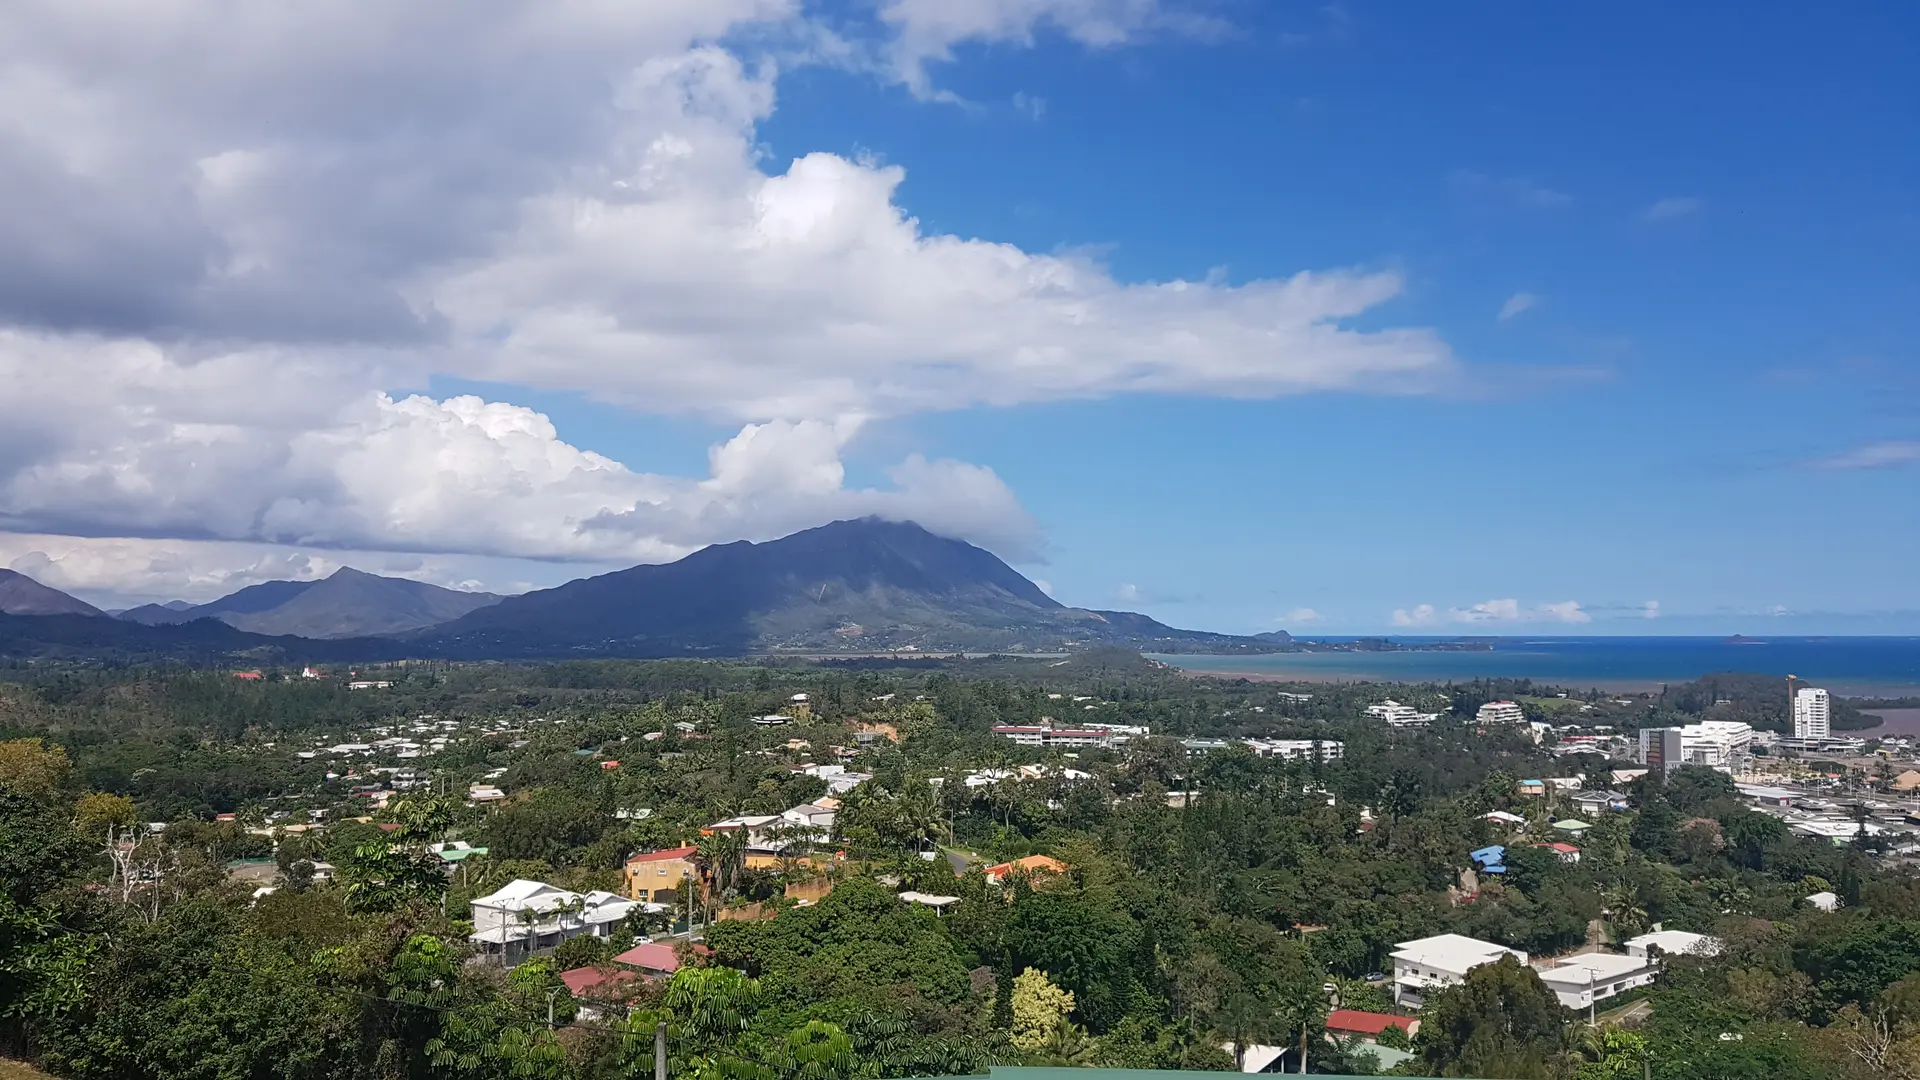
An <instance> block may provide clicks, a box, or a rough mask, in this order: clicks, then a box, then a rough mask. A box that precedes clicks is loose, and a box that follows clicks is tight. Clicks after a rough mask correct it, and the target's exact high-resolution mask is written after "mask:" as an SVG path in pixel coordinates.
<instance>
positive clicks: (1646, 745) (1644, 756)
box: [1640, 727, 1687, 773]
mask: <svg viewBox="0 0 1920 1080" xmlns="http://www.w3.org/2000/svg"><path fill="white" fill-rule="evenodd" d="M1686 761H1687V759H1686V755H1685V753H1684V752H1683V751H1682V750H1681V747H1680V729H1679V728H1672V727H1668V728H1641V729H1640V764H1642V765H1645V766H1647V767H1649V768H1655V769H1659V770H1661V772H1663V773H1670V772H1672V771H1673V770H1675V769H1677V768H1679V767H1680V766H1682V765H1684V764H1686Z"/></svg>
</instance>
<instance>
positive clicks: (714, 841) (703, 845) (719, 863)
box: [695, 829, 747, 919]
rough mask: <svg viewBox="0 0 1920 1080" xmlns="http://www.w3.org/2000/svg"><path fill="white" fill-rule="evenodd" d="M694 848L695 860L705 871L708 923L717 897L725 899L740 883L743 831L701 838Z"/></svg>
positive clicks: (744, 844)
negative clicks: (695, 850) (696, 859)
mask: <svg viewBox="0 0 1920 1080" xmlns="http://www.w3.org/2000/svg"><path fill="white" fill-rule="evenodd" d="M695 847H696V848H697V853H696V855H695V857H696V858H698V859H699V860H700V862H701V863H702V864H704V865H705V867H706V871H707V884H708V890H707V900H708V916H709V919H711V916H712V902H713V900H714V899H715V898H716V896H717V897H719V898H721V899H724V898H725V897H726V896H727V895H728V894H730V893H731V892H732V891H733V888H734V886H735V884H737V883H738V882H739V880H740V872H741V871H742V870H744V869H745V868H746V859H747V837H746V832H745V830H742V829H723V830H721V831H719V832H716V833H712V834H710V835H708V836H703V837H701V838H700V842H699V843H698V844H697V845H695Z"/></svg>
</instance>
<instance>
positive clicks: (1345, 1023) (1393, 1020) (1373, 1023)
mask: <svg viewBox="0 0 1920 1080" xmlns="http://www.w3.org/2000/svg"><path fill="white" fill-rule="evenodd" d="M1419 1022H1420V1021H1418V1020H1416V1019H1414V1018H1413V1017H1411V1016H1389V1015H1387V1014H1386V1013H1372V1012H1361V1011H1360V1010H1359V1009H1335V1010H1333V1011H1332V1012H1330V1013H1328V1014H1327V1030H1328V1031H1352V1032H1357V1033H1359V1034H1361V1035H1378V1034H1380V1033H1381V1032H1383V1031H1385V1030H1387V1029H1388V1028H1390V1027H1397V1028H1400V1029H1402V1030H1403V1031H1405V1032H1406V1033H1407V1034H1409V1035H1411V1034H1413V1032H1414V1025H1415V1024H1418V1023H1419Z"/></svg>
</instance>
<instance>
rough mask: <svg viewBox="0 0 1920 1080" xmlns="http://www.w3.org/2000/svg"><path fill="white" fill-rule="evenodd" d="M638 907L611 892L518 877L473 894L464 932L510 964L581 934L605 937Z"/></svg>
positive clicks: (486, 950) (473, 940)
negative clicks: (570, 888)
mask: <svg viewBox="0 0 1920 1080" xmlns="http://www.w3.org/2000/svg"><path fill="white" fill-rule="evenodd" d="M637 907H639V905H638V904H636V903H634V902H633V901H632V900H630V899H628V898H627V897H624V896H617V895H615V894H613V893H610V892H601V891H598V890H595V891H593V892H589V893H576V892H568V891H567V890H565V889H562V888H559V887H557V886H553V885H548V884H546V883H545V882H541V881H528V880H526V879H524V878H523V879H520V880H516V881H511V882H508V883H507V884H506V885H505V886H504V887H502V888H501V889H500V890H499V891H498V892H495V893H491V894H489V895H487V896H481V897H476V898H475V899H474V901H473V910H472V918H473V933H471V934H469V935H467V938H468V940H470V941H472V942H473V943H474V944H476V945H479V946H480V947H481V949H482V950H483V951H485V952H487V953H492V954H495V955H499V956H500V958H501V960H502V961H503V962H504V963H509V964H512V963H517V962H519V961H521V960H524V959H526V958H527V957H528V956H531V955H533V954H534V953H536V952H540V951H542V950H545V949H550V948H553V947H554V946H556V945H558V944H560V943H561V942H562V941H565V940H567V939H568V938H571V937H578V936H580V935H581V934H592V935H594V936H595V937H606V936H608V935H609V934H611V933H612V932H613V928H614V926H615V925H617V924H619V923H620V922H622V921H623V920H625V919H626V917H627V915H628V914H629V913H630V912H632V911H633V910H635V909H636V908H637Z"/></svg>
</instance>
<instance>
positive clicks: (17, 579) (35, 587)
mask: <svg viewBox="0 0 1920 1080" xmlns="http://www.w3.org/2000/svg"><path fill="white" fill-rule="evenodd" d="M0 614H6V615H104V614H105V612H102V611H101V610H100V609H99V608H97V607H94V606H93V605H92V604H89V603H87V602H86V601H85V600H79V599H76V598H74V597H71V596H68V595H67V594H66V593H63V592H61V591H60V590H59V589H50V588H48V587H47V586H45V585H42V584H40V583H39V582H37V581H35V580H33V579H32V578H30V577H28V576H27V575H25V574H22V573H19V572H17V571H13V570H6V569H0Z"/></svg>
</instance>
